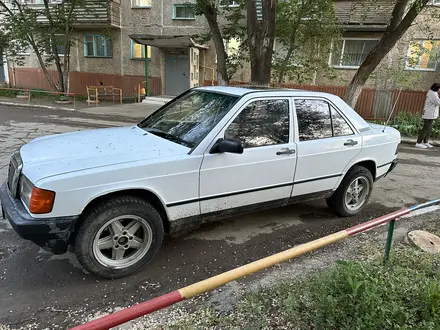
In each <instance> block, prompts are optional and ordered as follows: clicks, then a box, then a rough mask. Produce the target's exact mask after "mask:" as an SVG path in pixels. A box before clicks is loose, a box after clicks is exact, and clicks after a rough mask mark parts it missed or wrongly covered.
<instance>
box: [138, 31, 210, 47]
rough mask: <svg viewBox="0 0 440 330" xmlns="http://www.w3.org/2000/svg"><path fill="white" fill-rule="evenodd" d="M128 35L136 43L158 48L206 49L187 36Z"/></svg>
mask: <svg viewBox="0 0 440 330" xmlns="http://www.w3.org/2000/svg"><path fill="white" fill-rule="evenodd" d="M129 37H130V38H131V39H132V40H133V41H135V42H136V43H138V44H141V45H148V46H153V47H158V48H190V47H194V48H199V49H208V48H209V47H208V46H206V45H200V44H198V43H196V42H195V41H194V40H193V39H192V38H191V37H189V36H164V35H152V34H130V35H129Z"/></svg>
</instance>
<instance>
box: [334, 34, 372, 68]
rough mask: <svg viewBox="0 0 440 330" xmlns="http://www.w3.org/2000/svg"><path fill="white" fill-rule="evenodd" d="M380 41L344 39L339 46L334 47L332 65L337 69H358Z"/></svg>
mask: <svg viewBox="0 0 440 330" xmlns="http://www.w3.org/2000/svg"><path fill="white" fill-rule="evenodd" d="M378 41H379V40H378V39H344V40H342V42H341V43H338V45H333V47H334V48H333V50H332V53H331V55H330V56H331V58H330V64H331V65H332V66H333V67H336V68H338V67H339V68H358V67H360V66H361V64H362V62H363V61H364V60H365V58H366V57H367V55H368V54H369V53H370V51H371V50H372V49H373V48H374V46H376V44H377V42H378Z"/></svg>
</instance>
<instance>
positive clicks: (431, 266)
mask: <svg viewBox="0 0 440 330" xmlns="http://www.w3.org/2000/svg"><path fill="white" fill-rule="evenodd" d="M439 281H440V258H439V257H438V256H437V257H436V256H433V255H428V254H426V253H423V252H419V251H416V250H413V249H408V250H403V249H397V250H395V252H394V253H393V256H392V261H391V263H390V264H389V265H387V266H383V265H382V262H381V260H379V259H378V260H375V261H363V262H361V261H344V262H338V263H337V264H335V265H334V266H333V267H332V268H331V269H329V270H327V271H325V272H322V273H319V274H317V275H312V276H311V277H309V278H302V279H294V280H289V281H285V282H282V283H281V284H279V285H277V286H275V287H271V288H266V289H262V290H261V291H259V292H255V293H251V294H249V295H247V296H246V297H245V298H244V300H243V301H242V302H241V303H240V304H239V306H238V309H237V311H236V312H234V313H233V314H232V315H230V316H227V317H220V316H218V315H217V316H214V315H213V314H212V312H211V313H206V311H205V312H204V314H203V315H205V316H209V317H207V318H206V317H205V318H204V317H200V315H198V316H193V321H194V322H195V323H194V322H190V321H188V320H186V321H185V322H183V323H179V324H180V325H184V327H182V328H188V329H189V328H191V327H190V326H189V324H192V325H193V327H192V329H201V327H199V326H203V328H204V329H207V328H210V329H214V328H215V329H217V328H221V329H235V328H237V329H329V330H331V329H338V330H339V329H341V330H343V329H347V330H348V329H350V330H352V329H440V282H439ZM188 322H189V323H188ZM175 326H176V325H174V326H173V327H172V328H175ZM219 326H220V327H219ZM177 328H179V326H178V325H177ZM177 328H175V329H177Z"/></svg>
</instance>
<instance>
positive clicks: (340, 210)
mask: <svg viewBox="0 0 440 330" xmlns="http://www.w3.org/2000/svg"><path fill="white" fill-rule="evenodd" d="M372 191H373V175H372V174H371V172H370V171H369V170H368V169H366V168H365V167H362V166H353V167H352V168H351V169H350V170H349V171H348V172H347V174H346V175H345V177H344V179H343V180H342V182H341V184H340V185H339V187H338V189H336V191H335V193H334V194H333V195H332V196H331V197H329V198H327V205H328V207H329V208H330V209H331V210H332V211H333V212H335V213H337V214H338V215H340V216H342V217H349V216H353V215H356V214H358V213H359V212H360V211H361V210H362V209H363V208H364V206H365V205H366V204H367V203H368V200H369V199H370V196H371V192H372Z"/></svg>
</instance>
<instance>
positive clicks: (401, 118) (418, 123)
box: [373, 112, 440, 138]
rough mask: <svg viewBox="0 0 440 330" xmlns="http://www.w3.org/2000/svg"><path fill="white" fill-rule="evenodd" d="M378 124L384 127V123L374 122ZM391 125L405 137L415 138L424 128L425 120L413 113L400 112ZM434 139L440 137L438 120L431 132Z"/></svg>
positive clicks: (439, 122)
mask: <svg viewBox="0 0 440 330" xmlns="http://www.w3.org/2000/svg"><path fill="white" fill-rule="evenodd" d="M373 122H374V123H376V124H381V125H384V124H385V122H384V121H373ZM389 125H390V126H391V127H393V128H395V129H397V130H398V131H399V132H400V134H402V135H403V136H409V137H415V136H417V135H418V134H419V131H420V129H421V128H422V126H423V119H422V116H421V115H420V114H415V113H411V112H399V113H398V114H397V115H396V117H394V119H392V120H391V121H390V123H389ZM431 137H432V138H439V137H440V121H439V120H436V121H435V122H434V126H433V127H432V131H431Z"/></svg>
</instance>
